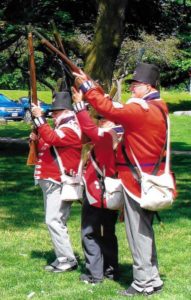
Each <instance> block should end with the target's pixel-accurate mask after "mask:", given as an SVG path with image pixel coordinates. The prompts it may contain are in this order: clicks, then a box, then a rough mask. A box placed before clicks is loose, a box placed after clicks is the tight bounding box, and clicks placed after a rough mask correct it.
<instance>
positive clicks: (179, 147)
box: [171, 142, 191, 156]
mask: <svg viewBox="0 0 191 300" xmlns="http://www.w3.org/2000/svg"><path fill="white" fill-rule="evenodd" d="M171 149H172V150H174V151H175V150H176V151H191V145H190V143H189V144H186V143H182V142H172V143H171ZM185 156H187V155H185Z"/></svg>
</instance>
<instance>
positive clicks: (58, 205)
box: [38, 180, 75, 260]
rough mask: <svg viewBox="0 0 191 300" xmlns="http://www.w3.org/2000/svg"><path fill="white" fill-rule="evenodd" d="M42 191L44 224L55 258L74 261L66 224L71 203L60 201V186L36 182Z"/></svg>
mask: <svg viewBox="0 0 191 300" xmlns="http://www.w3.org/2000/svg"><path fill="white" fill-rule="evenodd" d="M38 183H39V185H40V187H41V189H42V191H43V197H44V208H45V223H46V225H47V226H48V230H49V233H50V236H51V239H52V243H53V246H54V251H55V254H56V257H57V258H61V257H66V258H68V259H69V260H73V259H75V255H74V252H73V249H72V245H71V242H70V238H69V234H68V229H67V226H66V222H67V220H68V218H69V216H70V209H71V205H72V202H67V201H62V200H61V199H60V193H61V185H59V184H56V183H54V182H52V181H49V180H38Z"/></svg>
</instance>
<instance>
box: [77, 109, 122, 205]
mask: <svg viewBox="0 0 191 300" xmlns="http://www.w3.org/2000/svg"><path fill="white" fill-rule="evenodd" d="M77 118H78V121H79V123H80V126H81V129H82V132H83V133H85V135H86V136H88V137H89V138H90V139H91V142H92V144H93V151H94V154H95V158H96V162H97V164H98V166H99V168H100V169H101V171H103V170H105V175H106V176H113V175H115V173H116V164H115V153H114V150H113V142H115V138H116V134H115V133H114V132H113V129H110V130H109V131H106V130H108V129H105V128H99V127H97V126H96V124H95V123H94V122H93V121H92V119H91V118H90V116H89V114H88V112H87V111H86V110H83V111H80V112H78V113H77ZM91 151H92V150H91ZM83 180H84V184H85V189H86V195H87V198H88V201H89V203H90V204H91V205H93V206H96V207H102V206H103V207H105V208H107V207H106V201H105V199H102V191H101V188H100V184H99V179H98V176H97V173H96V170H95V167H94V164H93V163H92V160H91V158H89V160H88V162H87V165H86V168H85V171H84V176H83Z"/></svg>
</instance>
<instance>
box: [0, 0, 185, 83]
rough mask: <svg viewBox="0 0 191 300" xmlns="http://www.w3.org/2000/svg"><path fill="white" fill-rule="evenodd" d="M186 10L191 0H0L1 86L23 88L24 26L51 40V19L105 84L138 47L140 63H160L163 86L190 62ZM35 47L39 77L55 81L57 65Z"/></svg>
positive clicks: (133, 58) (71, 50) (181, 75)
mask: <svg viewBox="0 0 191 300" xmlns="http://www.w3.org/2000/svg"><path fill="white" fill-rule="evenodd" d="M190 12H191V1H190V0H187V1H181V0H180V1H179V0H128V1H127V0H119V1H115V0H110V1H109V0H97V1H94V0H89V1H85V0H62V1H60V0H59V1H58V0H24V1H22V0H8V1H7V0H2V1H1V3H0V19H1V21H0V34H1V41H0V63H1V70H0V87H1V88H18V87H20V88H26V86H27V83H28V75H27V71H28V54H27V41H26V26H27V25H28V24H29V23H31V24H32V25H33V26H34V27H35V28H37V29H38V30H40V31H41V32H42V33H43V34H44V35H45V36H46V37H48V38H49V39H50V40H52V39H53V35H52V28H51V26H50V20H52V19H54V21H55V23H56V25H57V27H58V30H59V32H60V33H61V35H62V38H63V40H64V46H65V49H66V51H67V53H68V55H69V56H70V58H71V59H73V60H74V61H75V62H76V63H77V64H79V65H80V66H83V67H84V68H85V70H86V71H87V72H88V73H89V74H90V75H91V76H92V77H93V78H94V79H98V80H99V81H100V82H101V83H102V84H103V83H104V84H105V85H106V87H109V86H110V84H111V79H112V77H113V74H117V71H119V70H122V71H123V70H128V72H129V73H130V72H131V70H132V69H133V68H134V67H135V65H136V63H137V60H138V59H139V56H140V52H141V49H143V48H144V55H143V57H142V59H143V61H148V62H154V63H156V64H158V65H159V66H160V68H161V70H162V75H163V76H162V84H163V85H167V84H168V83H170V84H173V83H179V82H182V81H184V80H186V78H187V76H188V75H187V70H188V68H189V67H190V66H191V54H190V50H189V49H190V44H191V39H190V26H191V23H190V15H191V14H190ZM35 49H36V52H35V58H36V62H37V74H38V76H39V79H41V82H44V83H45V82H47V83H48V84H53V85H54V84H55V83H56V80H57V79H58V78H59V77H60V76H62V69H61V67H60V65H59V64H58V62H57V60H56V58H55V57H53V56H52V55H50V54H49V53H47V52H46V51H45V49H43V47H42V46H41V45H39V43H38V41H35Z"/></svg>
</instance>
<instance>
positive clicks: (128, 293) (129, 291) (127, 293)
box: [119, 286, 154, 297]
mask: <svg viewBox="0 0 191 300" xmlns="http://www.w3.org/2000/svg"><path fill="white" fill-rule="evenodd" d="M119 293H120V294H121V295H122V296H126V297H133V296H136V295H137V296H138V295H144V296H150V295H152V294H153V293H154V290H153V291H152V292H146V291H143V292H139V291H137V290H136V289H134V288H133V287H132V286H130V287H129V288H128V289H127V290H124V291H120V292H119Z"/></svg>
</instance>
